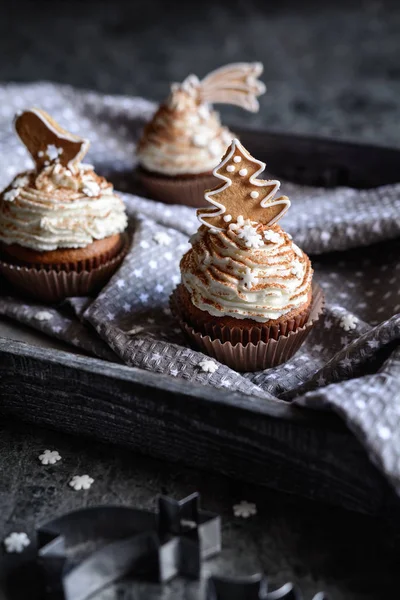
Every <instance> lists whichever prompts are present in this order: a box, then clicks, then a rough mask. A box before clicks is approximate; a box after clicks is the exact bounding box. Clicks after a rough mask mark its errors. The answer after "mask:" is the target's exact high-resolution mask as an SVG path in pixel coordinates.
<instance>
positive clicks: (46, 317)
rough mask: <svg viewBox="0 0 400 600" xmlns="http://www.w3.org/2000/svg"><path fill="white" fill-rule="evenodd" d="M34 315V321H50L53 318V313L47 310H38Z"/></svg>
mask: <svg viewBox="0 0 400 600" xmlns="http://www.w3.org/2000/svg"><path fill="white" fill-rule="evenodd" d="M34 317H35V319H36V321H50V319H52V318H53V314H52V313H51V312H49V311H48V310H39V312H37V313H36V314H35V315H34Z"/></svg>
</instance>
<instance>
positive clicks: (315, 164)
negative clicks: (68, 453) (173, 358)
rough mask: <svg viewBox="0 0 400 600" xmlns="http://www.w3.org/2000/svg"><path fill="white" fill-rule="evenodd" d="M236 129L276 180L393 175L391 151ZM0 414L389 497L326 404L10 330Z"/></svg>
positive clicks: (376, 499) (337, 181) (365, 496)
mask: <svg viewBox="0 0 400 600" xmlns="http://www.w3.org/2000/svg"><path fill="white" fill-rule="evenodd" d="M239 134H240V137H241V139H242V140H243V142H244V144H245V146H246V147H248V148H249V149H250V150H251V151H252V152H253V153H254V154H255V155H256V156H257V157H259V158H261V159H262V160H265V161H266V162H267V166H268V171H269V172H270V173H273V174H274V175H275V176H277V177H279V178H281V179H286V180H291V181H296V182H301V183H306V184H309V185H320V186H321V185H322V186H334V185H349V186H353V187H358V188H361V187H363V188H367V187H374V186H377V185H382V184H387V183H394V182H396V181H397V180H398V165H399V164H400V150H393V149H388V148H379V147H374V146H367V145H361V144H352V143H343V142H338V141H332V140H325V139H317V138H308V137H300V136H299V137H298V136H291V135H281V134H274V133H266V132H263V133H260V132H259V131H257V132H255V131H254V132H253V131H249V130H246V131H240V132H239ZM11 337H12V336H11ZM0 414H2V415H4V416H6V415H7V416H10V415H11V416H14V417H16V418H18V419H25V420H29V421H32V422H35V423H37V424H40V425H45V426H49V427H53V428H58V429H61V430H63V431H68V432H70V433H73V434H77V435H85V436H91V437H94V438H97V439H101V440H103V441H105V442H110V443H115V444H122V445H125V446H128V447H130V448H132V449H133V450H135V451H138V452H140V453H144V454H148V455H151V456H155V457H158V458H162V459H165V460H170V461H179V462H182V463H185V464H187V465H190V466H194V467H198V468H202V469H207V470H212V471H217V472H220V473H224V474H227V475H229V476H232V477H235V478H240V479H242V480H245V481H249V482H252V483H257V484H261V485H264V486H270V487H272V488H276V489H279V490H283V491H286V492H289V493H294V494H301V495H303V496H308V497H310V498H314V499H317V500H322V501H327V502H331V503H334V504H338V505H341V506H343V507H346V508H348V509H352V510H357V511H362V512H368V513H372V514H378V513H381V512H382V511H384V510H386V509H387V507H388V506H389V505H392V504H393V503H395V502H396V500H395V499H394V495H393V493H392V492H391V490H390V489H389V486H388V484H387V483H386V481H385V480H384V478H383V477H382V476H381V474H380V473H379V472H378V471H377V470H376V468H375V467H374V466H373V465H372V464H371V463H370V462H369V460H368V458H367V456H366V453H365V451H364V450H363V448H362V447H361V445H360V444H359V443H358V442H357V440H356V439H355V438H354V436H353V435H352V434H351V433H350V432H349V431H348V430H347V429H346V427H345V425H344V424H343V423H342V422H341V421H340V420H339V419H338V418H337V417H335V416H334V415H332V414H328V413H324V414H320V413H314V412H312V411H308V410H302V409H299V408H296V407H293V406H291V405H290V404H287V403H285V402H283V401H267V400H264V399H258V398H250V397H249V396H246V395H244V394H240V393H232V392H227V391H223V390H213V389H210V388H207V387H205V386H200V385H197V384H190V385H188V383H187V382H186V381H184V380H179V379H175V378H172V377H169V376H164V375H160V374H157V373H150V372H147V371H142V370H140V369H135V368H131V367H125V366H121V365H118V364H111V363H107V362H105V361H101V360H98V359H94V358H90V357H86V356H81V355H77V354H73V353H72V352H63V351H60V350H55V349H52V348H51V349H49V348H42V347H40V346H36V345H32V344H26V343H23V342H20V341H11V339H9V338H8V339H5V338H0Z"/></svg>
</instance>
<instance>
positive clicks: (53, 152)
mask: <svg viewBox="0 0 400 600" xmlns="http://www.w3.org/2000/svg"><path fill="white" fill-rule="evenodd" d="M62 153H63V149H62V148H57V146H55V145H54V144H49V145H48V146H47V149H46V156H47V158H49V160H57V158H58V157H59V156H60V155H61V154H62Z"/></svg>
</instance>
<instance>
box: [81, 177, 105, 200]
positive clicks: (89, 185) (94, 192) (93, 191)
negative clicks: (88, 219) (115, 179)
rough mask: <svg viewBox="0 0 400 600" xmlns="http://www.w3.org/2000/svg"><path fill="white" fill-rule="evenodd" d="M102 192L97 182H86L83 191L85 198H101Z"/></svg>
mask: <svg viewBox="0 0 400 600" xmlns="http://www.w3.org/2000/svg"><path fill="white" fill-rule="evenodd" d="M100 191H101V190H100V186H99V184H98V183H96V182H95V181H85V185H84V187H83V189H82V192H83V193H84V194H85V196H89V198H95V197H96V196H100Z"/></svg>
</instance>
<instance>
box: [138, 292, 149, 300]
mask: <svg viewBox="0 0 400 600" xmlns="http://www.w3.org/2000/svg"><path fill="white" fill-rule="evenodd" d="M148 299H149V295H148V294H144V293H143V294H140V296H139V300H140V302H147V300H148Z"/></svg>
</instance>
